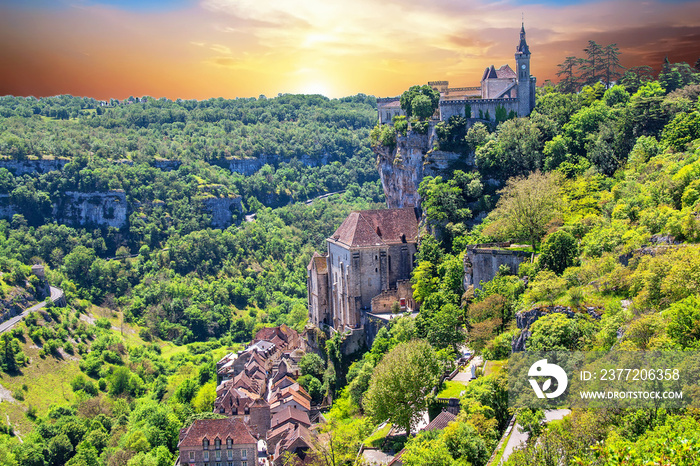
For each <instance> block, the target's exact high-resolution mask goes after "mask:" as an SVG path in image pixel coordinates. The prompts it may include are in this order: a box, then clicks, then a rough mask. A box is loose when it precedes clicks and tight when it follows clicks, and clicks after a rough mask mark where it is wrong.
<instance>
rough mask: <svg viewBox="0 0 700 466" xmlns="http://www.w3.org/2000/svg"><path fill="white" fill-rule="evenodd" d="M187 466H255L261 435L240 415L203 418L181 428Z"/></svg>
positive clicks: (181, 447) (182, 460)
mask: <svg viewBox="0 0 700 466" xmlns="http://www.w3.org/2000/svg"><path fill="white" fill-rule="evenodd" d="M177 447H178V450H179V452H180V455H179V464H180V465H183V466H255V465H257V438H256V437H255V435H254V434H253V432H252V431H251V430H250V429H249V428H248V426H246V425H245V423H244V422H243V421H242V420H240V419H238V418H232V417H231V418H226V419H202V420H197V421H195V422H194V423H193V424H192V425H191V426H189V427H187V428H185V429H182V430H181V431H180V440H179V442H178V445H177Z"/></svg>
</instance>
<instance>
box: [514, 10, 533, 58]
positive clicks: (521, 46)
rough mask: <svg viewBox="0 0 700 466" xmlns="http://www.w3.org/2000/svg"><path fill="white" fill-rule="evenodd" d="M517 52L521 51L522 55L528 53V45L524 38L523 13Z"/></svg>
mask: <svg viewBox="0 0 700 466" xmlns="http://www.w3.org/2000/svg"><path fill="white" fill-rule="evenodd" d="M516 52H517V53H521V54H523V55H530V47H529V46H528V45H527V40H526V39H525V15H524V14H523V22H522V26H521V27H520V43H519V44H518V48H517V49H516Z"/></svg>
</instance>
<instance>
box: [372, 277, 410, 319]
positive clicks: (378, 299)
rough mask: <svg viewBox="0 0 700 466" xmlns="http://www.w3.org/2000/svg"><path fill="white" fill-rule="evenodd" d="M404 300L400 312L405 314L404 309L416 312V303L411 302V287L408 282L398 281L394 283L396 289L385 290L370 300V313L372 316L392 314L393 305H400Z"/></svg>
mask: <svg viewBox="0 0 700 466" xmlns="http://www.w3.org/2000/svg"><path fill="white" fill-rule="evenodd" d="M401 299H405V300H406V301H405V303H406V305H405V306H404V308H403V309H401V311H400V312H405V311H406V307H408V308H410V309H412V310H414V311H415V310H418V308H417V304H416V302H415V301H414V300H413V286H412V285H411V281H410V280H399V281H398V282H396V289H392V290H385V291H382V292H381V293H379V294H378V295H377V296H375V297H374V298H372V305H371V310H370V312H371V313H372V314H386V313H389V312H392V306H393V305H394V303H400V301H401Z"/></svg>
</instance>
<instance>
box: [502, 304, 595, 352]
mask: <svg viewBox="0 0 700 466" xmlns="http://www.w3.org/2000/svg"><path fill="white" fill-rule="evenodd" d="M601 310H602V309H600V308H595V307H586V308H583V309H580V310H574V309H572V308H570V307H565V306H546V307H536V308H534V309H530V310H529V311H523V312H518V313H517V314H516V315H515V322H516V324H517V326H518V328H519V329H520V330H521V331H520V335H518V336H517V337H516V338H514V339H513V343H512V350H513V352H514V353H515V352H518V351H525V345H526V343H527V339H528V338H530V335H531V332H530V326H531V325H532V324H534V323H535V322H536V321H537V319H539V318H540V317H544V316H546V315H549V314H553V313H558V314H564V315H565V316H566V317H568V318H569V319H573V318H574V316H576V315H577V314H582V313H586V314H588V315H589V316H591V317H592V318H593V319H595V320H600V317H601V315H602V314H601Z"/></svg>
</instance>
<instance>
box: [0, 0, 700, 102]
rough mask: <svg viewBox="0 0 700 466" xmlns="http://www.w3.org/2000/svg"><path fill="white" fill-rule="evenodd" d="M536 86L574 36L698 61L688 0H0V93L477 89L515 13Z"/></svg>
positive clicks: (333, 93) (650, 59)
mask: <svg viewBox="0 0 700 466" xmlns="http://www.w3.org/2000/svg"><path fill="white" fill-rule="evenodd" d="M523 18H524V22H525V29H526V31H527V41H528V44H529V45H530V50H531V52H532V57H531V71H532V74H533V75H534V76H536V77H537V82H538V85H541V84H542V83H543V82H544V81H545V80H546V79H552V80H554V81H556V80H557V77H556V71H557V64H558V63H561V62H562V61H564V58H565V57H567V56H571V55H575V56H579V57H582V56H584V52H583V48H584V47H585V46H586V45H587V42H588V40H595V41H596V42H598V43H599V44H601V45H607V44H611V43H617V45H618V47H619V48H620V50H621V52H622V54H621V56H620V58H621V62H622V64H623V65H625V66H627V67H632V66H638V65H644V64H648V65H651V66H654V67H655V68H657V69H658V68H659V67H660V65H661V63H662V61H663V59H664V57H665V56H668V57H669V59H670V60H671V62H679V61H686V62H689V63H690V64H691V65H692V64H694V63H695V61H696V60H697V59H698V58H699V57H700V2H699V1H680V0H675V1H668V0H667V1H661V0H655V1H641V2H640V1H636V0H618V1H607V2H601V1H590V0H564V1H552V0H540V1H538V0H503V1H487V0H430V1H425V0H352V1H350V0H174V1H165V0H123V1H121V0H21V1H18V0H13V1H10V0H0V66H1V70H0V95H8V94H12V95H22V96H28V95H33V96H36V97H40V96H48V95H57V94H72V95H79V96H89V97H94V98H97V99H108V98H117V99H123V98H126V97H129V96H131V95H133V96H136V97H140V96H144V95H149V96H153V97H157V98H158V97H167V98H170V99H177V98H183V99H207V98H212V97H224V98H234V97H251V96H254V97H257V96H259V95H261V94H264V95H266V96H268V97H272V96H276V95H277V94H278V93H307V94H314V93H320V94H323V95H326V96H328V97H342V96H347V95H354V94H357V93H365V94H371V95H376V96H380V97H384V96H395V95H398V94H400V93H401V92H403V91H404V90H405V89H407V88H408V87H410V86H411V85H414V84H425V83H427V82H428V81H438V80H439V81H444V80H447V81H449V82H450V87H466V86H478V85H479V80H480V78H481V75H482V73H483V71H484V69H485V68H486V67H488V66H490V65H494V66H496V67H499V66H501V65H503V64H506V63H508V64H510V66H511V67H515V59H514V53H515V47H516V45H517V44H518V38H519V31H520V25H521V21H522V20H523Z"/></svg>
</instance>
